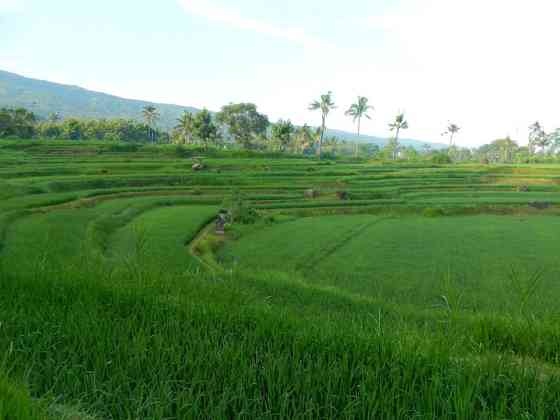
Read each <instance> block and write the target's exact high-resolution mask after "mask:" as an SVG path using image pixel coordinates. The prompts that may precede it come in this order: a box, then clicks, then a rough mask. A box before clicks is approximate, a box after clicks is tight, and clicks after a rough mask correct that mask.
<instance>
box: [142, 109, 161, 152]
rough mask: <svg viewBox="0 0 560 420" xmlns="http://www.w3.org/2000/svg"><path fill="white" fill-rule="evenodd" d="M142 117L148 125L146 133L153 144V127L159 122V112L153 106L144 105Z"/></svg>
mask: <svg viewBox="0 0 560 420" xmlns="http://www.w3.org/2000/svg"><path fill="white" fill-rule="evenodd" d="M142 115H143V116H144V121H146V124H147V125H148V133H149V137H150V139H151V140H152V143H153V142H155V130H154V126H155V124H156V123H157V121H158V120H159V117H160V115H159V111H158V110H157V108H156V107H155V106H153V105H146V106H145V107H144V109H143V110H142Z"/></svg>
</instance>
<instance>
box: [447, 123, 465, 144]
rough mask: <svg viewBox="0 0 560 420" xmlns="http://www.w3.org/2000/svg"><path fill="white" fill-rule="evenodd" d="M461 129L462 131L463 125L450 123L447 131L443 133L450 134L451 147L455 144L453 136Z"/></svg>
mask: <svg viewBox="0 0 560 420" xmlns="http://www.w3.org/2000/svg"><path fill="white" fill-rule="evenodd" d="M459 131H461V127H459V126H458V125H457V124H453V123H449V125H448V126H447V131H446V132H445V133H443V135H444V136H449V149H451V148H452V147H453V146H454V143H453V138H454V137H455V134H457V133H458V132H459Z"/></svg>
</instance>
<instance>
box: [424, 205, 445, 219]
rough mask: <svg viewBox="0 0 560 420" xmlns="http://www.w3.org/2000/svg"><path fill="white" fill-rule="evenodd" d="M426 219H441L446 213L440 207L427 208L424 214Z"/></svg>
mask: <svg viewBox="0 0 560 420" xmlns="http://www.w3.org/2000/svg"><path fill="white" fill-rule="evenodd" d="M422 215H423V216H424V217H441V216H445V211H443V209H442V208H440V207H427V208H425V209H424V211H423V212H422Z"/></svg>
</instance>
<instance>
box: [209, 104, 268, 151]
mask: <svg viewBox="0 0 560 420" xmlns="http://www.w3.org/2000/svg"><path fill="white" fill-rule="evenodd" d="M216 120H217V121H218V123H220V124H221V125H222V126H224V127H225V129H226V130H227V132H228V134H229V135H230V136H232V137H233V139H234V140H235V141H236V142H237V143H239V144H240V145H242V146H243V147H245V148H250V147H251V145H252V143H253V142H254V140H255V139H257V138H258V137H259V136H264V135H265V134H266V130H267V129H268V126H269V124H270V123H269V122H268V117H267V116H266V115H263V114H260V113H259V112H258V111H257V107H256V105H254V104H250V103H239V104H229V105H226V106H223V107H222V110H221V111H220V112H218V114H217V115H216Z"/></svg>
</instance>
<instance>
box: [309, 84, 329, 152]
mask: <svg viewBox="0 0 560 420" xmlns="http://www.w3.org/2000/svg"><path fill="white" fill-rule="evenodd" d="M335 108H336V105H335V104H334V100H333V97H332V92H330V91H329V92H328V93H327V94H325V95H321V98H320V99H319V100H318V101H313V102H311V104H310V105H309V110H310V111H320V112H321V136H320V137H319V159H321V147H322V146H323V138H324V137H325V130H326V129H327V117H328V116H329V113H330V112H331V111H332V110H333V109H335Z"/></svg>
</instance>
